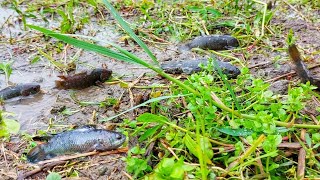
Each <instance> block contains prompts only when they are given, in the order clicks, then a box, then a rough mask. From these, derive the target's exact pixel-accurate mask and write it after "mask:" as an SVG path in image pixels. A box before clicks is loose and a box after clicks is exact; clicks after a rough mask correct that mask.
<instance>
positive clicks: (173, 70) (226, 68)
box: [161, 59, 241, 78]
mask: <svg viewBox="0 0 320 180" xmlns="http://www.w3.org/2000/svg"><path fill="white" fill-rule="evenodd" d="M208 62H209V61H208V59H196V60H185V61H176V62H174V61H172V62H168V63H166V64H162V65H161V68H162V69H163V70H164V72H166V73H169V74H182V73H183V74H192V73H196V72H200V71H201V68H200V67H199V64H203V65H204V66H206V65H207V64H208ZM216 62H217V64H218V65H219V67H220V68H221V70H222V72H223V73H224V74H226V75H227V77H228V78H236V77H237V76H238V75H239V74H240V73H241V72H240V70H239V69H238V68H237V67H236V66H233V65H231V64H230V63H228V62H223V61H219V60H216ZM215 70H216V68H215Z"/></svg>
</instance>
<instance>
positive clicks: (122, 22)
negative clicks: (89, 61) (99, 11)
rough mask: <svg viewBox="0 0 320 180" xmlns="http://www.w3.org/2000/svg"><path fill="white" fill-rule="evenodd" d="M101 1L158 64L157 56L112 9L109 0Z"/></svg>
mask: <svg viewBox="0 0 320 180" xmlns="http://www.w3.org/2000/svg"><path fill="white" fill-rule="evenodd" d="M103 3H104V4H105V6H106V7H107V8H108V9H109V11H110V12H111V14H112V15H113V17H114V18H115V19H116V20H117V21H118V23H119V24H120V25H121V27H122V28H123V29H124V30H125V31H126V32H127V33H128V34H129V35H130V37H131V38H133V39H134V40H135V41H136V42H137V43H138V44H139V46H140V47H141V48H142V49H143V50H144V51H145V52H146V53H147V54H148V55H149V56H150V58H151V59H152V60H153V62H154V63H155V64H156V65H157V66H159V62H158V60H157V58H156V57H155V56H154V55H153V53H152V52H151V51H150V49H149V48H148V47H147V45H146V44H145V43H144V42H143V41H141V40H140V38H139V37H138V36H137V35H136V34H135V33H134V32H133V31H132V29H131V28H130V26H129V25H128V24H127V23H126V22H125V21H124V20H123V18H122V17H121V16H120V14H119V13H118V12H117V10H115V9H114V7H113V6H112V5H111V4H110V2H109V1H107V0H103Z"/></svg>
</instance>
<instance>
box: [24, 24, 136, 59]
mask: <svg viewBox="0 0 320 180" xmlns="http://www.w3.org/2000/svg"><path fill="white" fill-rule="evenodd" d="M27 26H28V27H30V28H32V29H35V30H37V31H40V32H42V33H44V34H46V35H48V36H51V37H54V38H57V39H59V40H61V41H63V42H65V43H68V44H71V45H74V46H76V47H79V48H82V49H84V50H87V51H93V52H97V53H100V54H103V55H106V56H109V57H111V58H115V59H118V60H122V61H125V62H130V63H137V62H136V61H134V60H132V59H131V58H129V57H127V56H125V55H123V54H120V53H117V52H115V51H112V50H110V49H108V48H105V47H103V46H99V45H95V44H91V43H88V42H85V41H81V40H78V39H75V38H71V37H68V36H66V35H62V34H59V33H56V32H54V31H50V30H48V29H45V28H42V27H39V26H34V25H27Z"/></svg>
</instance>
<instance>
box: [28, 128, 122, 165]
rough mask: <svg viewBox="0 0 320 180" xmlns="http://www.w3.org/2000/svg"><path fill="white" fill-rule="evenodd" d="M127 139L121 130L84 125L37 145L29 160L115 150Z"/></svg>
mask: <svg viewBox="0 0 320 180" xmlns="http://www.w3.org/2000/svg"><path fill="white" fill-rule="evenodd" d="M125 140H126V136H125V135H123V134H121V133H119V132H115V131H109V130H105V129H97V128H95V127H93V126H83V127H80V128H77V129H74V130H71V131H66V132H62V133H59V134H56V135H54V136H53V137H52V138H51V139H50V140H49V141H48V142H47V143H43V144H40V145H37V146H36V147H34V148H33V149H31V150H30V151H29V153H28V154H27V161H28V162H30V163H38V162H40V161H44V160H49V159H52V158H54V157H56V156H61V155H67V154H74V153H84V152H91V151H107V150H114V149H117V148H118V147H120V146H121V145H122V144H123V143H124V142H125Z"/></svg>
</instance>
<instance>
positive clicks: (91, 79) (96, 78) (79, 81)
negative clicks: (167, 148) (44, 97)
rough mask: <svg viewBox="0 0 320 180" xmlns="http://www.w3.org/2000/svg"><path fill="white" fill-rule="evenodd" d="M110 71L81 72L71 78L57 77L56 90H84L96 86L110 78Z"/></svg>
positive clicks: (104, 69)
mask: <svg viewBox="0 0 320 180" xmlns="http://www.w3.org/2000/svg"><path fill="white" fill-rule="evenodd" d="M111 74H112V71H111V70H109V69H106V68H97V69H94V70H92V71H91V72H81V73H78V74H75V75H72V76H58V77H59V78H60V79H61V80H56V81H55V85H56V88H57V89H84V88H87V87H90V86H92V85H98V84H99V83H102V82H104V81H106V80H107V79H109V78H110V76H111Z"/></svg>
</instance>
